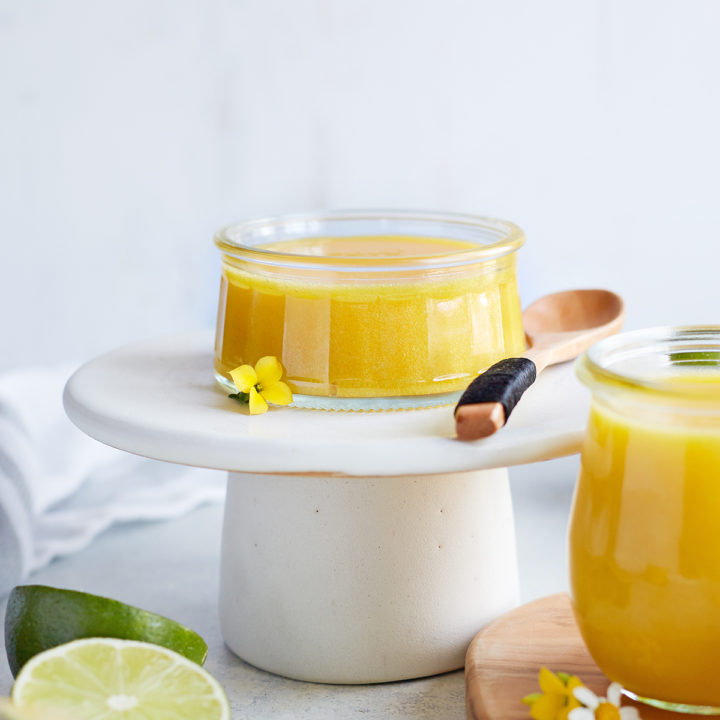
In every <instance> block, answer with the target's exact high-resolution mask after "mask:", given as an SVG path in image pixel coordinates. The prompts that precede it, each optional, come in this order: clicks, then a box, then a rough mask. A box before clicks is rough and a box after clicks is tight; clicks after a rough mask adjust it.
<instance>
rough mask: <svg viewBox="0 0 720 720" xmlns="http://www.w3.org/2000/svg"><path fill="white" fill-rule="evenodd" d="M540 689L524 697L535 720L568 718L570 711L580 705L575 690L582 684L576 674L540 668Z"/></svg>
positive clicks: (564, 719) (563, 719) (562, 719)
mask: <svg viewBox="0 0 720 720" xmlns="http://www.w3.org/2000/svg"><path fill="white" fill-rule="evenodd" d="M538 682H539V683H540V690H542V692H539V693H533V694H532V695H528V696H527V697H525V698H523V702H524V703H525V704H526V705H530V716H531V717H532V718H534V720H567V717H568V715H569V714H570V711H571V710H573V709H575V708H577V707H580V701H579V700H578V699H577V698H576V697H575V695H574V694H573V690H574V689H575V688H577V687H581V686H582V682H580V679H579V678H578V677H576V676H575V675H567V674H565V673H558V674H557V675H556V674H555V673H554V672H551V671H550V670H548V669H547V668H546V667H543V668H540V673H539V675H538Z"/></svg>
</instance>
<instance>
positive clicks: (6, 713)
mask: <svg viewBox="0 0 720 720" xmlns="http://www.w3.org/2000/svg"><path fill="white" fill-rule="evenodd" d="M0 720H60V718H59V717H57V716H55V715H53V716H52V717H50V716H49V715H48V714H47V713H44V714H43V716H42V717H41V716H40V715H38V714H37V713H35V712H32V711H29V710H19V709H18V708H17V707H15V705H13V704H12V703H11V702H10V701H9V700H7V699H6V698H4V697H3V698H0ZM63 720H65V719H64V718H63Z"/></svg>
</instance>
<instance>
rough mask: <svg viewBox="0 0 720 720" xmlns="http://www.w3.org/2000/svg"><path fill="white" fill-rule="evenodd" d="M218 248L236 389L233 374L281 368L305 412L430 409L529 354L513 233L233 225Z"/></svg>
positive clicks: (462, 225)
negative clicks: (268, 364) (240, 369)
mask: <svg viewBox="0 0 720 720" xmlns="http://www.w3.org/2000/svg"><path fill="white" fill-rule="evenodd" d="M215 242H216V244H217V246H218V247H219V248H220V250H221V251H222V279H221V286H220V301H219V309H218V322H217V335H216V345H215V376H216V378H217V380H218V381H219V382H220V384H221V385H223V386H224V387H226V388H228V389H230V390H232V389H233V387H232V385H231V383H230V379H229V378H230V376H229V371H230V370H232V369H234V368H235V367H237V366H239V365H242V364H250V365H253V364H254V363H255V362H257V360H258V359H259V358H261V357H263V356H265V355H274V356H276V357H277V358H278V359H279V360H280V361H281V362H282V364H283V366H284V367H285V370H286V373H287V382H288V384H289V385H290V387H291V389H292V390H293V393H294V402H295V405H297V406H300V407H312V408H320V409H350V410H381V409H399V408H411V407H428V406H433V405H442V404H448V403H452V402H455V401H456V400H457V399H458V397H459V394H460V392H461V391H462V390H464V389H465V387H466V386H467V385H468V383H469V382H470V381H471V380H472V379H473V378H474V377H475V376H476V375H477V374H478V373H479V372H481V371H482V370H484V369H485V368H487V367H489V366H490V365H492V364H493V363H495V362H496V361H497V360H500V359H501V358H503V357H507V356H511V355H518V354H520V353H522V352H523V350H524V349H525V335H524V332H523V326H522V315H521V309H520V300H519V296H518V290H517V281H516V263H517V259H516V258H517V250H518V248H519V247H520V246H521V245H522V244H523V242H524V236H523V233H522V231H521V230H520V229H519V228H518V227H516V226H515V225H513V224H512V223H509V222H504V221H501V220H492V219H489V218H482V217H475V216H469V215H452V214H450V215H449V214H440V213H412V212H401V211H378V212H374V211H361V212H338V213H323V214H307V215H296V216H285V217H279V218H273V219H267V220H257V221H253V222H247V223H241V224H237V225H231V226H229V227H226V228H224V229H222V230H220V231H219V232H218V233H217V235H216V237H215Z"/></svg>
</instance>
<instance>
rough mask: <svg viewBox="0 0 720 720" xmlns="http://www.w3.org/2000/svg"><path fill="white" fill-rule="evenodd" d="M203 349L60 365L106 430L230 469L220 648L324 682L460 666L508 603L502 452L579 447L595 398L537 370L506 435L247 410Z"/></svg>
mask: <svg viewBox="0 0 720 720" xmlns="http://www.w3.org/2000/svg"><path fill="white" fill-rule="evenodd" d="M211 348H212V335H211V334H210V333H196V334H192V335H184V336H176V337H170V338H163V339H159V340H154V341H149V342H143V343H140V344H136V345H132V346H129V347H125V348H121V349H119V350H116V351H114V352H111V353H109V354H107V355H103V356H101V357H99V358H97V359H95V360H93V361H91V362H89V363H87V364H86V365H84V366H83V367H81V368H80V369H79V370H78V371H77V372H76V373H75V374H74V375H73V377H72V378H71V379H70V380H69V382H68V384H67V387H66V389H65V408H66V411H67V413H68V415H69V416H70V418H71V419H72V420H73V422H75V424H77V425H78V427H80V428H81V429H82V430H84V431H85V432H86V433H88V434H89V435H91V436H92V437H94V438H96V439H97V440H100V441H101V442H104V443H106V444H108V445H112V446H114V447H117V448H121V449H123V450H127V451H129V452H133V453H137V454H139V455H145V456H147V457H152V458H157V459H159V460H167V461H170V462H176V463H182V464H185V465H196V466H201V467H210V468H219V469H223V470H227V471H228V490H227V499H226V506H225V521H224V529H223V541H222V561H221V585H220V622H221V628H222V632H223V637H224V638H225V641H226V642H227V644H228V646H229V647H230V648H231V649H232V650H233V651H234V652H235V653H237V654H238V655H239V656H240V657H242V658H243V659H244V660H246V661H247V662H249V663H251V664H253V665H256V666H257V667H260V668H263V669H265V670H269V671H271V672H274V673H278V674H280V675H285V676H288V677H292V678H296V679H300V680H310V681H317V682H330V683H371V682H384V681H390V680H401V679H406V678H411V677H421V676H424V675H431V674H435V673H439V672H444V671H447V670H453V669H456V668H459V667H461V666H462V665H463V661H464V654H465V650H466V648H467V646H468V643H469V642H470V640H471V639H472V637H473V635H474V634H475V633H476V632H477V631H478V630H479V629H480V628H481V627H482V626H483V625H485V624H486V623H487V622H488V621H489V620H491V619H492V618H493V617H495V616H497V615H498V614H500V613H502V612H505V611H506V610H508V609H510V608H511V607H513V606H514V605H515V604H516V603H517V601H518V585H517V562H516V556H515V537H514V527H513V517H512V505H511V499H510V489H509V484H508V476H507V470H506V467H507V466H508V465H515V464H520V463H527V462H533V461H537V460H547V459H550V458H554V457H559V456H561V455H568V454H571V453H575V452H577V451H578V450H579V447H580V442H581V438H582V434H583V429H584V426H585V419H586V415H587V407H588V398H589V395H588V393H587V392H586V391H585V389H584V388H583V387H582V386H581V385H580V383H579V382H577V380H576V379H575V377H574V374H573V371H572V367H571V366H570V365H564V366H558V367H556V368H551V369H549V370H547V371H545V372H544V373H543V374H542V375H541V376H540V378H539V379H538V382H537V383H536V384H535V385H534V386H533V387H532V388H531V389H530V390H529V391H528V392H527V393H526V394H525V396H524V397H523V399H522V401H521V402H520V404H519V405H518V407H517V408H516V409H515V411H514V413H513V415H512V417H511V418H510V422H509V423H508V425H507V427H505V428H503V429H502V430H501V431H500V432H499V433H497V434H496V435H494V436H493V437H490V438H486V439H485V440H479V441H476V442H472V443H463V442H460V441H458V440H456V439H454V437H453V436H454V422H453V417H452V408H450V407H444V408H435V409H430V410H411V411H396V412H383V413H352V412H327V411H318V410H300V409H296V408H273V409H271V410H270V411H269V412H268V413H266V414H265V415H258V416H250V415H249V414H247V411H246V410H245V409H244V407H243V406H242V405H240V404H239V403H237V402H236V401H235V400H232V399H229V398H228V397H226V395H225V394H224V393H223V392H222V390H220V389H219V388H218V387H217V386H216V384H215V382H214V379H213V375H212V351H211Z"/></svg>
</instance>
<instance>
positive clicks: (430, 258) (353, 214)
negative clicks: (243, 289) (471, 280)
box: [214, 210, 525, 272]
mask: <svg viewBox="0 0 720 720" xmlns="http://www.w3.org/2000/svg"><path fill="white" fill-rule="evenodd" d="M346 221H347V222H360V221H362V222H373V221H377V222H378V223H380V222H382V221H386V222H397V223H400V222H414V223H421V224H422V223H427V224H428V225H431V224H432V223H436V224H443V225H448V226H450V227H457V228H458V229H462V230H464V231H465V232H475V233H477V234H478V236H480V235H482V234H483V233H484V236H485V237H486V238H487V237H489V238H490V239H491V242H488V243H483V244H480V243H478V246H477V247H474V248H471V249H461V250H451V251H449V252H447V253H441V254H437V253H436V254H432V255H412V256H404V257H391V256H390V257H388V256H386V257H382V256H380V257H378V256H352V257H337V256H336V257H329V256H318V255H303V254H300V253H289V252H278V251H275V250H271V249H269V248H258V247H255V246H253V245H249V244H246V243H243V242H241V241H240V239H241V238H243V237H247V236H249V235H251V234H253V233H261V234H266V235H268V236H270V235H271V234H272V231H273V229H278V228H280V227H283V226H289V227H292V226H293V225H296V226H298V225H310V226H311V225H312V224H316V225H320V224H321V223H323V222H325V223H328V222H346ZM263 230H265V232H264V233H263ZM326 234H328V235H329V234H330V233H326ZM358 234H363V233H358ZM365 234H367V233H365ZM377 234H378V235H381V234H385V235H388V234H393V233H392V232H389V231H387V230H385V232H379V233H377ZM394 234H398V235H412V234H413V233H411V232H399V231H398V232H396V233H394ZM320 235H321V233H320V232H318V234H317V235H314V234H313V233H311V232H308V233H303V234H302V235H300V236H304V237H313V236H320ZM438 236H439V237H442V233H438V234H437V235H433V237H438ZM427 237H430V236H429V235H428V236H427ZM214 239H215V244H216V245H217V246H218V247H219V248H220V250H221V251H222V252H223V253H224V254H226V255H229V256H231V257H234V258H239V259H242V260H247V261H251V262H254V263H259V264H262V265H270V266H280V267H287V266H291V267H293V268H299V269H307V270H327V269H332V270H334V271H340V272H343V271H354V270H358V269H361V270H363V271H388V270H413V269H434V268H446V267H459V266H463V265H470V264H473V263H478V262H486V261H489V260H496V259H498V258H500V257H503V256H505V255H509V254H511V253H513V252H515V251H516V250H518V248H520V247H521V246H522V245H523V244H524V242H525V234H524V233H523V231H522V230H521V229H520V228H519V227H518V226H517V225H515V224H514V223H512V222H509V221H507V220H500V219H496V218H490V217H485V216H481V215H470V214H463V213H445V212H432V211H412V210H332V211H325V212H308V213H297V214H289V215H278V216H276V217H267V218H260V219H256V220H248V221H245V222H238V223H233V224H230V225H226V226H225V227H222V228H221V229H220V230H218V232H217V233H216V234H215V238H214Z"/></svg>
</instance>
